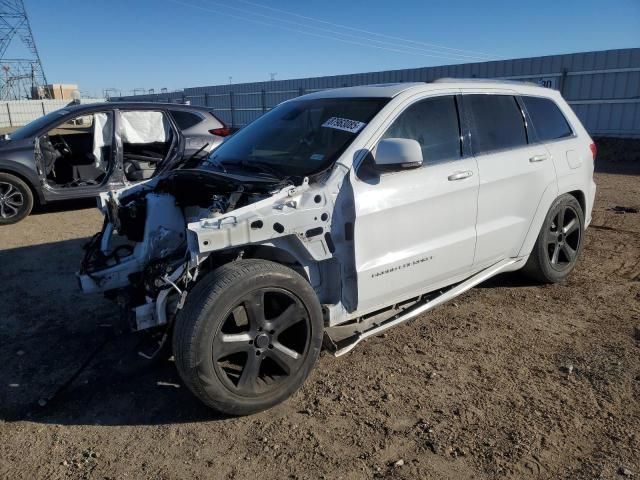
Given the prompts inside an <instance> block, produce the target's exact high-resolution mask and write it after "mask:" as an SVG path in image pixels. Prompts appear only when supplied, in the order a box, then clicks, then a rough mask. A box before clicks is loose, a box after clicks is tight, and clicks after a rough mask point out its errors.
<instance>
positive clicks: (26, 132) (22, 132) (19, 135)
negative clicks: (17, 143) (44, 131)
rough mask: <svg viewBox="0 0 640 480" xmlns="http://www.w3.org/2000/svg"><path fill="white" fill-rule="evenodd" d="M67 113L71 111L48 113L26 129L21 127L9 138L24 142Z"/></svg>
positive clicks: (27, 125) (26, 126) (63, 110)
mask: <svg viewBox="0 0 640 480" xmlns="http://www.w3.org/2000/svg"><path fill="white" fill-rule="evenodd" d="M67 113H69V110H66V109H64V108H63V109H61V110H56V111H55V112H50V113H47V114H46V115H45V116H43V117H40V118H37V119H35V120H34V121H33V122H31V123H27V124H26V125H25V126H24V127H20V128H19V129H17V130H16V131H15V132H13V133H11V134H10V135H9V136H10V138H11V139H12V140H23V139H25V138H29V137H33V136H34V135H35V134H36V132H38V131H39V130H40V129H41V128H43V127H46V126H47V124H49V123H51V122H52V121H54V119H56V118H59V117H62V116H63V115H66V114H67Z"/></svg>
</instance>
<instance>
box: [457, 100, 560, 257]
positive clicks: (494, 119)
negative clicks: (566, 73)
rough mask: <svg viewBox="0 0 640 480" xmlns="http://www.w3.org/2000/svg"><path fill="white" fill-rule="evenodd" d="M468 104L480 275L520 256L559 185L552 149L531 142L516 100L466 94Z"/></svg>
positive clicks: (466, 105)
mask: <svg viewBox="0 0 640 480" xmlns="http://www.w3.org/2000/svg"><path fill="white" fill-rule="evenodd" d="M463 101H464V107H465V111H467V112H468V114H469V119H470V121H471V146H472V149H473V152H474V155H475V158H476V160H477V162H478V170H479V175H480V191H479V193H478V220H477V225H476V229H477V234H478V241H477V244H476V253H475V260H474V270H479V269H481V268H484V267H486V266H488V265H491V264H493V263H495V262H497V261H499V260H502V259H504V258H511V257H515V256H517V255H518V252H519V251H520V248H521V246H522V244H523V242H524V239H525V236H526V234H527V232H528V231H529V228H530V226H531V223H532V220H533V218H534V215H535V213H536V211H537V209H538V206H539V205H540V201H541V199H542V197H543V195H545V194H546V195H549V194H551V195H554V194H555V193H556V192H557V183H556V174H555V169H554V166H553V161H552V159H551V156H550V155H549V152H548V151H547V149H546V147H545V146H544V145H543V144H541V143H530V142H529V139H528V135H527V128H526V123H525V116H524V113H523V111H522V109H521V108H520V105H519V103H518V101H517V99H516V97H514V96H513V95H509V94H500V95H498V94H481V93H479V94H467V95H463ZM548 189H551V190H554V192H549V191H548Z"/></svg>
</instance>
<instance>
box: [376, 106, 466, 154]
mask: <svg viewBox="0 0 640 480" xmlns="http://www.w3.org/2000/svg"><path fill="white" fill-rule="evenodd" d="M382 138H408V139H411V140H416V141H417V142H418V143H419V144H420V147H421V148H422V161H423V162H424V163H425V164H427V165H428V164H429V163H434V162H439V161H445V160H455V159H458V158H460V157H461V149H460V147H461V142H460V123H459V121H458V109H457V107H456V100H455V98H454V97H453V96H445V97H434V98H429V99H427V100H422V101H420V102H418V103H415V104H413V105H411V106H410V107H409V108H407V109H406V110H405V111H404V112H402V113H401V114H400V116H399V117H398V118H397V119H396V120H395V121H394V122H393V124H392V125H391V126H390V127H389V129H388V130H387V131H386V132H385V134H384V135H383V137H382Z"/></svg>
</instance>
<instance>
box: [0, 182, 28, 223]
mask: <svg viewBox="0 0 640 480" xmlns="http://www.w3.org/2000/svg"><path fill="white" fill-rule="evenodd" d="M32 208H33V193H32V192H31V189H30V188H29V185H27V184H26V183H25V182H24V181H22V180H21V179H20V178H18V177H16V176H14V175H11V174H10V173H1V172H0V225H10V224H12V223H17V222H19V221H20V220H22V219H23V218H24V217H26V216H27V215H29V213H31V209H32Z"/></svg>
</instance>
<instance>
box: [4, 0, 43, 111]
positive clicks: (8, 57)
mask: <svg viewBox="0 0 640 480" xmlns="http://www.w3.org/2000/svg"><path fill="white" fill-rule="evenodd" d="M46 84H47V78H46V77H45V75H44V70H43V69H42V62H41V61H40V55H39V54H38V49H37V48H36V42H35V40H34V39H33V33H32V32H31V25H29V17H28V16H27V11H26V9H25V8H24V1H23V0H0V100H17V99H21V98H46V97H47V92H46V91H45V89H44V88H43V87H44V85H46Z"/></svg>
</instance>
